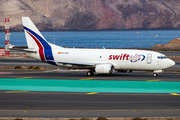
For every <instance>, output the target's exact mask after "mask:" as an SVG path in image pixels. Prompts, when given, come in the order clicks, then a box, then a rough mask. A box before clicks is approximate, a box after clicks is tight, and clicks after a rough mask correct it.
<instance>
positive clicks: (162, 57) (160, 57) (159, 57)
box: [157, 56, 168, 59]
mask: <svg viewBox="0 0 180 120" xmlns="http://www.w3.org/2000/svg"><path fill="white" fill-rule="evenodd" d="M157 58H158V59H167V58H168V57H166V56H157Z"/></svg>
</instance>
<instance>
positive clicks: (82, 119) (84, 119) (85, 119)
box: [80, 117, 91, 120]
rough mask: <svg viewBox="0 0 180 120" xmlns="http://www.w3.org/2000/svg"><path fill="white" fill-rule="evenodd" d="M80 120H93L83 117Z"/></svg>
mask: <svg viewBox="0 0 180 120" xmlns="http://www.w3.org/2000/svg"><path fill="white" fill-rule="evenodd" d="M80 120H91V119H90V118H87V117H83V118H81V119H80Z"/></svg>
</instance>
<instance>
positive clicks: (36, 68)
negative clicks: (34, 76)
mask: <svg viewBox="0 0 180 120" xmlns="http://www.w3.org/2000/svg"><path fill="white" fill-rule="evenodd" d="M34 70H44V68H43V67H39V66H36V67H35V68H34Z"/></svg>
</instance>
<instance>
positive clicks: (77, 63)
mask: <svg viewBox="0 0 180 120" xmlns="http://www.w3.org/2000/svg"><path fill="white" fill-rule="evenodd" d="M54 62H56V63H60V64H70V65H79V66H94V65H95V64H94V63H81V62H67V61H54Z"/></svg>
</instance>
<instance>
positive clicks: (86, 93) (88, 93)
mask: <svg viewBox="0 0 180 120" xmlns="http://www.w3.org/2000/svg"><path fill="white" fill-rule="evenodd" d="M86 94H88V95H92V94H98V92H91V93H86Z"/></svg>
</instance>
